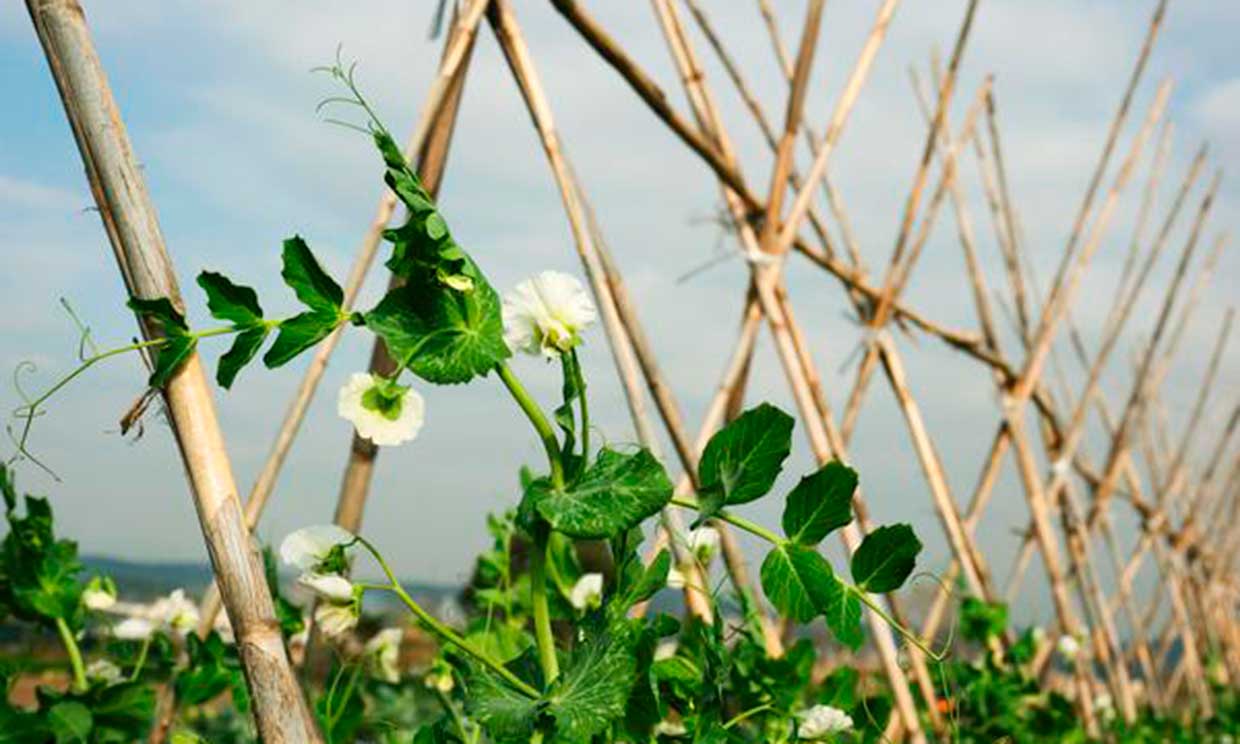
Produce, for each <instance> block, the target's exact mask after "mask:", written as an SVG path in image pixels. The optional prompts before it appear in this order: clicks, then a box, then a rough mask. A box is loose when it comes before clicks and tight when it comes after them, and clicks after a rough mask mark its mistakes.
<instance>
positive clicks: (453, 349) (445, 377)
mask: <svg viewBox="0 0 1240 744" xmlns="http://www.w3.org/2000/svg"><path fill="white" fill-rule="evenodd" d="M364 317H365V320H366V327H367V328H369V329H370V330H371V331H373V332H374V333H375V334H376V335H378V336H380V337H382V338H383V342H384V344H385V345H386V346H387V350H388V353H389V354H390V355H391V356H392V358H393V359H395V360H397V362H398V363H400V364H402V365H404V366H406V367H408V368H409V369H410V371H412V372H413V373H414V374H416V375H418V376H419V377H421V378H422V379H424V380H426V381H427V382H432V383H436V384H440V385H445V384H455V383H461V382H468V381H469V380H471V379H473V378H474V377H480V376H483V375H485V374H487V373H488V372H489V371H491V370H492V369H493V368H494V367H495V365H496V364H499V363H500V362H502V361H503V360H505V359H507V358H508V357H509V356H510V355H511V352H509V350H508V346H507V345H506V344H505V343H504V323H503V319H502V317H501V314H500V300H499V295H498V294H496V292H495V290H494V289H493V288H492V287H491V285H489V284H487V283H486V282H485V281H481V282H479V283H478V284H477V286H475V287H474V288H473V289H472V290H470V291H468V292H457V291H456V290H452V289H449V288H446V287H438V286H423V287H420V288H419V287H412V286H405V287H399V288H397V289H393V290H392V291H391V292H388V294H387V296H386V297H384V298H383V300H382V301H380V302H379V304H378V305H376V306H375V308H374V309H373V310H371V311H370V312H368V313H366V315H365V316H364Z"/></svg>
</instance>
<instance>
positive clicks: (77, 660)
mask: <svg viewBox="0 0 1240 744" xmlns="http://www.w3.org/2000/svg"><path fill="white" fill-rule="evenodd" d="M56 632H58V633H60V642H61V643H63V644H65V652H66V653H68V654H69V665H70V666H71V667H73V687H74V689H76V690H78V691H79V692H81V691H82V690H85V689H86V666H85V665H84V664H82V650H81V649H80V648H78V645H77V641H76V640H74V639H73V631H72V630H69V624H68V623H66V622H65V619H64V618H63V617H58V618H56Z"/></svg>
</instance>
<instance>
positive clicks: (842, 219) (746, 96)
mask: <svg viewBox="0 0 1240 744" xmlns="http://www.w3.org/2000/svg"><path fill="white" fill-rule="evenodd" d="M684 2H685V6H686V7H688V8H689V12H690V14H692V15H693V18H694V21H696V23H697V25H698V28H699V29H700V30H701V31H702V35H703V36H705V37H706V40H707V42H708V43H709V44H710V46H711V49H713V50H714V52H715V56H717V57H718V58H719V62H720V63H721V64H722V65H723V69H724V71H725V72H726V73H727V75H728V78H729V79H730V80H731V81H732V85H733V87H735V88H736V92H737V94H738V95H739V96H740V97H741V100H742V101H743V102H744V104H745V107H746V108H747V109H748V110H749V112H750V114H751V115H752V116H753V119H754V121H755V122H756V123H757V125H758V128H759V129H760V130H761V132H762V136H763V138H764V139H765V140H766V142H767V145H768V146H769V147H770V148H771V150H772V151H774V150H775V149H776V148H777V147H778V146H779V140H778V138H777V137H776V134H775V130H774V127H772V126H771V123H770V120H769V119H768V118H767V115H766V112H765V111H764V110H763V108H762V104H761V103H760V102H759V101H758V99H757V97H756V96H755V95H754V94H753V92H752V91H751V90H750V88H749V85H748V84H747V83H746V82H745V78H744V75H742V74H741V71H740V67H739V66H738V65H737V63H736V61H735V59H734V58H733V57H732V55H731V54H730V53H729V52H728V50H727V49H726V48H725V47H724V46H723V42H722V41H721V40H720V38H719V35H718V34H716V33H715V29H714V27H713V26H712V25H711V22H710V19H709V18H708V17H707V15H706V13H705V12H704V11H703V10H702V6H701V4H700V3H699V2H698V0H684ZM775 32H776V34H778V30H777V29H776V30H775ZM775 38H776V39H778V35H777V36H776V37H775ZM779 43H780V44H782V40H781V41H780V42H779ZM788 70H789V72H788V73H787V74H788V75H789V77H791V68H788ZM801 128H802V131H803V132H804V134H805V138H806V139H807V140H808V144H809V147H810V152H811V153H812V154H814V155H817V154H818V137H817V136H816V135H814V133H813V132H812V131H811V130H810V128H809V126H808V125H806V124H805V120H804V119H802V120H801ZM789 181H790V183H792V186H793V188H794V189H798V190H799V189H800V188H801V184H802V183H804V181H803V180H802V179H801V177H800V174H799V173H798V172H797V171H796V170H795V168H794V169H793V170H792V171H791V173H790V178H789ZM822 185H823V189H824V190H825V191H826V194H827V202H828V205H829V206H830V208H831V214H832V216H833V217H834V218H835V221H836V223H837V225H838V226H839V228H840V234H841V236H842V237H843V239H844V246H845V248H846V249H847V251H848V254H849V257H850V258H851V259H852V262H853V266H854V267H857V268H860V269H862V270H864V266H863V264H862V262H861V255H860V252H859V250H858V248H857V239H856V236H855V235H854V234H853V230H852V223H851V222H850V221H849V219H848V215H847V214H846V213H845V211H844V208H843V203H842V199H841V197H840V195H839V192H838V190H837V189H836V188H835V186H834V185H833V183H832V181H831V178H830V175H829V174H826V173H824V174H823V178H822ZM809 219H810V224H811V225H812V226H813V227H814V230H815V232H817V233H819V235H820V236H821V237H823V242H824V246H823V247H824V249H825V250H826V251H827V254H828V255H832V254H833V251H832V250H831V248H830V246H829V245H827V244H826V243H827V240H826V238H827V236H826V234H825V233H826V230H825V228H824V227H822V220H821V218H820V217H819V216H818V213H817V211H816V210H815V209H814V208H813V207H812V206H811V208H810V211H809ZM849 291H850V293H852V290H849Z"/></svg>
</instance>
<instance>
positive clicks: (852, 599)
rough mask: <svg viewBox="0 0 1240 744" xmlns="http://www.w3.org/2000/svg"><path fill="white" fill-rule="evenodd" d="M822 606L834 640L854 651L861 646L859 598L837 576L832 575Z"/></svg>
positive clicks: (863, 637)
mask: <svg viewBox="0 0 1240 744" xmlns="http://www.w3.org/2000/svg"><path fill="white" fill-rule="evenodd" d="M826 595H827V596H826V599H827V604H826V607H824V608H823V613H822V614H823V616H824V617H825V618H826V621H827V627H828V628H830V629H831V633H832V634H833V635H834V636H835V638H836V640H838V641H839V642H840V643H842V644H844V645H845V646H848V647H849V648H851V649H853V650H854V651H855V650H857V649H859V648H861V644H862V643H863V642H864V641H865V635H864V634H863V633H862V632H861V600H859V599H858V598H857V595H856V593H855V592H853V590H852V589H850V588H849V587H847V586H845V585H844V582H842V581H840V580H839V578H837V577H835V576H832V577H831V584H830V585H829V586H828V587H827V592H826Z"/></svg>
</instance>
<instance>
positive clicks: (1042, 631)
mask: <svg viewBox="0 0 1240 744" xmlns="http://www.w3.org/2000/svg"><path fill="white" fill-rule="evenodd" d="M1030 637H1031V638H1033V642H1034V644H1036V645H1038V646H1041V645H1042V644H1043V643H1045V642H1046V628H1043V627H1042V626H1041V625H1035V626H1033V631H1032V632H1031V635H1030Z"/></svg>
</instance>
